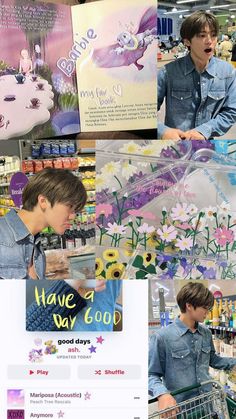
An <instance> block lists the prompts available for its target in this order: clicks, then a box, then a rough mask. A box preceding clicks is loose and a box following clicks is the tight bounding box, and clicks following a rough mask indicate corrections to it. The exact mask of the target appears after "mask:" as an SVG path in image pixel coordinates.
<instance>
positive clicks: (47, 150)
mask: <svg viewBox="0 0 236 419" xmlns="http://www.w3.org/2000/svg"><path fill="white" fill-rule="evenodd" d="M51 153H52V150H51V143H50V142H49V141H45V142H43V143H42V147H41V154H42V156H43V157H48V156H51Z"/></svg>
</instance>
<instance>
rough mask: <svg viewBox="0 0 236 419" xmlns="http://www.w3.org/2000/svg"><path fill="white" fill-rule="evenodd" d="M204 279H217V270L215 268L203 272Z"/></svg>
mask: <svg viewBox="0 0 236 419" xmlns="http://www.w3.org/2000/svg"><path fill="white" fill-rule="evenodd" d="M203 277H204V279H216V271H215V269H213V268H209V269H206V270H205V271H204V272H203Z"/></svg>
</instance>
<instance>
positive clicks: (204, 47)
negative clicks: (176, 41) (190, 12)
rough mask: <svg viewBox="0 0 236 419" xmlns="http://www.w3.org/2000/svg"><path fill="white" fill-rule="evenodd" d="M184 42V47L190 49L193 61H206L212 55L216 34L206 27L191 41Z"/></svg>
mask: <svg viewBox="0 0 236 419" xmlns="http://www.w3.org/2000/svg"><path fill="white" fill-rule="evenodd" d="M184 42H185V45H187V46H188V47H190V54H191V57H192V58H193V60H194V59H198V60H200V61H208V60H209V59H210V58H211V57H212V56H213V54H214V51H215V47H216V44H217V34H216V32H215V31H214V30H213V28H210V27H209V25H206V26H205V27H203V28H202V29H201V32H199V33H198V34H196V35H194V37H193V38H192V39H191V40H188V39H185V40H184Z"/></svg>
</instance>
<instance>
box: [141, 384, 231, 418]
mask: <svg viewBox="0 0 236 419" xmlns="http://www.w3.org/2000/svg"><path fill="white" fill-rule="evenodd" d="M207 384H212V390H211V391H208V392H206V393H202V394H199V395H198V396H196V397H193V398H191V399H188V400H186V401H184V402H181V403H179V404H178V405H177V406H176V407H177V408H178V413H175V412H173V407H172V408H168V409H165V410H162V411H159V412H155V413H151V414H150V415H149V419H153V418H155V419H163V418H168V419H206V418H209V419H236V409H235V407H236V403H234V402H233V401H232V400H230V399H229V400H227V398H226V396H225V393H224V390H223V388H222V386H221V385H220V384H219V383H218V382H215V381H205V382H202V383H201V384H198V385H195V386H189V387H185V388H183V389H180V390H176V391H174V392H172V393H171V395H172V396H173V397H175V396H176V395H178V394H182V393H185V392H187V391H191V390H195V389H198V388H199V389H200V388H201V387H203V386H205V385H207ZM156 400H157V399H156V398H155V399H151V400H149V403H153V402H154V401H156ZM233 404H234V405H233ZM228 405H229V409H228Z"/></svg>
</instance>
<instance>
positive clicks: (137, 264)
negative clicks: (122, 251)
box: [132, 255, 143, 268]
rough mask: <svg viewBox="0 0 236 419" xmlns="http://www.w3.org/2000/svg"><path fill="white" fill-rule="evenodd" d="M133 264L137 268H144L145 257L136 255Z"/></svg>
mask: <svg viewBox="0 0 236 419" xmlns="http://www.w3.org/2000/svg"><path fill="white" fill-rule="evenodd" d="M132 266H134V267H135V268H142V267H143V258H142V256H140V255H138V256H136V258H135V259H134V261H133V264H132Z"/></svg>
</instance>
